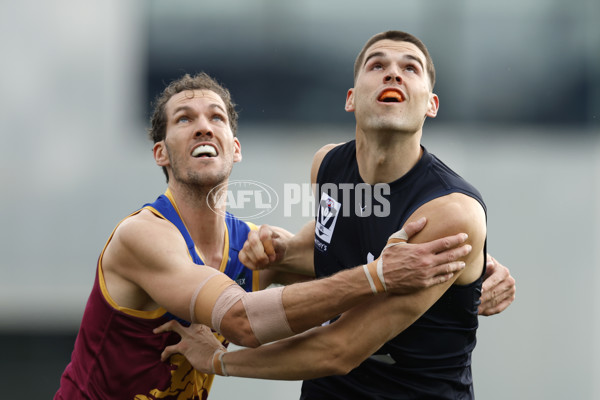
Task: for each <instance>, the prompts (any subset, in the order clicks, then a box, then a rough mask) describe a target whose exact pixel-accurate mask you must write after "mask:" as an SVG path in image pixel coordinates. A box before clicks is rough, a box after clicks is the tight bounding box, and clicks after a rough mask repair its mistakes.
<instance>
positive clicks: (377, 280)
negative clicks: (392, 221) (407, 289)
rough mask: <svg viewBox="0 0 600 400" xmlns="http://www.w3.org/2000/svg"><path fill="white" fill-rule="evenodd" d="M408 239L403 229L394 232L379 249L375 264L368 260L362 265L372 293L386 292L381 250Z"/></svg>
mask: <svg viewBox="0 0 600 400" xmlns="http://www.w3.org/2000/svg"><path fill="white" fill-rule="evenodd" d="M407 241H408V235H407V234H406V232H405V231H404V229H400V230H399V231H398V232H394V233H393V234H392V235H391V236H390V237H389V238H388V241H387V244H386V246H385V247H384V248H383V250H381V257H379V259H378V260H377V264H375V263H374V262H370V263H369V264H366V265H363V269H364V271H365V275H366V276H367V280H368V281H369V285H371V291H372V292H373V293H374V294H377V293H381V292H387V287H386V285H385V277H384V276H383V251H384V250H385V249H387V248H388V247H392V246H396V245H399V244H402V243H406V242H407Z"/></svg>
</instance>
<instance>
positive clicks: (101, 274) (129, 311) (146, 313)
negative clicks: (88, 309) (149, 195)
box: [98, 207, 167, 319]
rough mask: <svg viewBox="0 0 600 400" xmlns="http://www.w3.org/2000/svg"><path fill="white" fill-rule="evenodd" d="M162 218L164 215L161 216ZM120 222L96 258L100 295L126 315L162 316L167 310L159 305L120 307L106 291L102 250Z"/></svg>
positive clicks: (104, 249) (108, 241) (148, 317)
mask: <svg viewBox="0 0 600 400" xmlns="http://www.w3.org/2000/svg"><path fill="white" fill-rule="evenodd" d="M148 208H149V209H150V211H152V212H153V213H154V214H156V213H158V211H156V210H154V209H152V208H151V207H148ZM140 211H141V210H138V211H136V212H134V213H132V214H130V215H129V216H127V217H125V218H123V220H121V222H123V221H124V220H125V219H127V218H129V217H131V216H133V215H135V214H137V213H139V212H140ZM158 216H159V217H162V215H160V213H158ZM162 218H164V217H162ZM121 222H119V223H118V224H117V226H116V227H115V229H114V230H113V232H112V233H111V235H110V237H109V238H108V240H107V241H106V244H105V245H104V248H103V249H102V253H101V254H100V257H99V258H98V283H99V285H100V291H101V292H102V297H104V299H105V300H106V302H107V303H108V304H109V305H110V306H111V307H112V308H114V309H115V310H117V311H120V312H122V313H124V314H127V315H131V316H133V317H137V318H143V319H156V318H159V317H162V316H163V315H165V314H166V312H167V310H166V309H164V308H162V307H159V308H157V309H155V310H150V311H143V310H135V309H133V308H127V307H121V306H120V305H119V304H117V302H116V301H115V300H114V299H113V298H112V297H111V296H110V294H109V293H108V288H107V287H106V282H105V280H104V271H102V258H103V257H104V252H105V251H106V247H107V246H108V244H109V243H110V241H111V240H112V238H113V236H114V233H115V231H116V230H117V227H118V226H119V225H120V224H121Z"/></svg>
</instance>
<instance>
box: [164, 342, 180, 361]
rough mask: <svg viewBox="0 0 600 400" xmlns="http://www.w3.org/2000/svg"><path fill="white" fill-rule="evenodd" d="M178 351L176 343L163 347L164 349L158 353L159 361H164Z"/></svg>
mask: <svg viewBox="0 0 600 400" xmlns="http://www.w3.org/2000/svg"><path fill="white" fill-rule="evenodd" d="M178 353H179V349H178V347H177V344H174V345H171V346H167V347H165V349H164V350H163V352H162V353H161V355H160V361H162V362H165V361H167V360H168V359H169V357H171V356H172V355H173V354H178Z"/></svg>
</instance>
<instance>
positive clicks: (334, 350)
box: [317, 340, 365, 376]
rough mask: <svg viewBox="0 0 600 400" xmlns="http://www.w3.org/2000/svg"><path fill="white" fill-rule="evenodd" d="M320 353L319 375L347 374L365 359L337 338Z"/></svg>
mask: <svg viewBox="0 0 600 400" xmlns="http://www.w3.org/2000/svg"><path fill="white" fill-rule="evenodd" d="M320 353H321V354H322V356H320V357H319V360H320V363H319V365H318V367H317V368H318V373H317V374H318V375H319V376H330V375H346V374H348V373H350V371H352V370H353V369H355V368H356V367H358V366H359V365H360V363H362V362H363V361H364V359H365V358H364V357H360V356H359V355H358V354H356V352H355V351H352V350H349V349H348V346H346V345H344V344H343V343H341V342H340V341H337V340H336V341H334V343H330V344H328V345H327V346H326V347H325V348H322V351H321V352H320Z"/></svg>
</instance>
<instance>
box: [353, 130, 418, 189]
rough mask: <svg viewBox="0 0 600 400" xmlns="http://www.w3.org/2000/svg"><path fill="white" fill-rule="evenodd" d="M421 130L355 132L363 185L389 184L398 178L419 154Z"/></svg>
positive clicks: (411, 165)
mask: <svg viewBox="0 0 600 400" xmlns="http://www.w3.org/2000/svg"><path fill="white" fill-rule="evenodd" d="M420 142H421V131H419V132H416V133H413V134H406V133H402V132H370V133H365V132H363V131H361V130H359V129H358V128H357V130H356V160H357V162H358V170H359V173H360V176H361V178H362V179H363V181H365V183H368V184H370V185H374V184H376V183H390V182H393V181H395V180H397V179H400V178H401V177H402V176H404V175H405V174H406V173H407V172H408V171H410V170H411V168H412V167H414V166H415V164H416V163H417V162H418V161H419V159H420V158H421V155H422V150H421V145H420Z"/></svg>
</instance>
